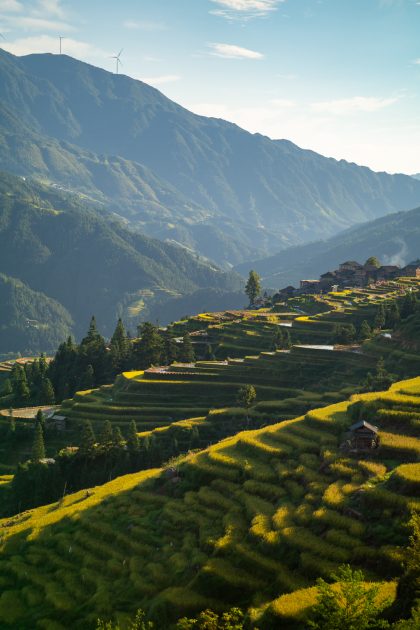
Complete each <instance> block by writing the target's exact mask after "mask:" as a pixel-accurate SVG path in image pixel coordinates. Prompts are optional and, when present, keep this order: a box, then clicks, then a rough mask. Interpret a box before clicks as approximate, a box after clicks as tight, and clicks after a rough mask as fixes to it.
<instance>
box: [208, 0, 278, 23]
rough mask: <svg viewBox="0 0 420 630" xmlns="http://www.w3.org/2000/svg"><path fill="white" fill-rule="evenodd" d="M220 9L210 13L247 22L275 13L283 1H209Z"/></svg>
mask: <svg viewBox="0 0 420 630" xmlns="http://www.w3.org/2000/svg"><path fill="white" fill-rule="evenodd" d="M210 1H211V2H213V3H214V4H217V5H218V6H219V7H220V8H219V9H214V10H213V11H211V13H212V14H213V15H219V16H220V17H224V18H228V19H230V20H232V19H241V20H249V19H252V18H257V17H265V16H267V15H268V14H269V13H271V12H272V11H275V10H276V9H277V7H278V5H279V4H281V3H282V2H285V0H210Z"/></svg>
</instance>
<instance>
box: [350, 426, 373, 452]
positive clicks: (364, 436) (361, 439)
mask: <svg viewBox="0 0 420 630" xmlns="http://www.w3.org/2000/svg"><path fill="white" fill-rule="evenodd" d="M378 431H379V429H378V427H375V425H373V424H370V423H369V422H366V420H359V422H355V423H354V424H352V425H351V427H350V429H349V433H350V441H351V446H352V448H355V449H357V450H368V449H374V448H378V446H379V436H378Z"/></svg>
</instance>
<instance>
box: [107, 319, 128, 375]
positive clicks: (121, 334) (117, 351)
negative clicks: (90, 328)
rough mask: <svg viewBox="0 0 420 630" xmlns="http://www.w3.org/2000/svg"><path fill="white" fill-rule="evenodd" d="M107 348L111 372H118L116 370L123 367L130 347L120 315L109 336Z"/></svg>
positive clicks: (118, 370)
mask: <svg viewBox="0 0 420 630" xmlns="http://www.w3.org/2000/svg"><path fill="white" fill-rule="evenodd" d="M109 349H110V354H109V356H110V361H111V371H112V374H113V375H114V374H118V372H121V371H122V370H123V368H124V365H125V363H126V361H127V357H128V353H129V349H130V342H129V340H128V337H127V333H126V331H125V328H124V324H123V322H122V319H121V317H120V318H119V320H118V322H117V325H116V327H115V330H114V333H113V335H112V337H111V341H110V344H109Z"/></svg>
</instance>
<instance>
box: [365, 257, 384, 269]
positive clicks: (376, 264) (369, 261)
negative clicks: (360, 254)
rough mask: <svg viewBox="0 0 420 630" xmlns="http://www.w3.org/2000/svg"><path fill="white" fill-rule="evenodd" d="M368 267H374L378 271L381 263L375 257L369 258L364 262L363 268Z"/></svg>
mask: <svg viewBox="0 0 420 630" xmlns="http://www.w3.org/2000/svg"><path fill="white" fill-rule="evenodd" d="M368 265H369V266H370V267H376V269H379V267H380V266H381V263H380V262H379V260H378V259H377V258H376V256H370V258H368V259H367V261H366V262H365V266H368Z"/></svg>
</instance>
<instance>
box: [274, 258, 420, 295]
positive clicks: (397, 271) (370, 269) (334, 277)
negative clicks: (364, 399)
mask: <svg viewBox="0 0 420 630" xmlns="http://www.w3.org/2000/svg"><path fill="white" fill-rule="evenodd" d="M400 276H404V277H411V278H413V277H414V278H420V260H416V261H414V262H412V263H410V264H408V265H406V266H405V267H400V266H398V265H382V266H380V267H377V266H376V265H373V264H370V263H369V261H368V262H366V263H365V264H364V265H361V264H360V263H358V262H356V261H355V260H348V261H347V262H344V263H342V264H341V265H340V266H339V268H338V269H336V270H335V271H327V273H323V274H322V276H320V278H319V280H301V281H300V287H299V288H298V289H295V287H292V286H288V287H285V288H284V289H281V290H280V291H279V293H278V296H277V297H280V298H286V297H293V296H295V295H304V294H305V293H328V292H329V291H340V290H342V289H344V288H346V287H366V286H368V285H369V284H372V283H375V282H381V281H387V280H393V279H394V278H398V277H400Z"/></svg>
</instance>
